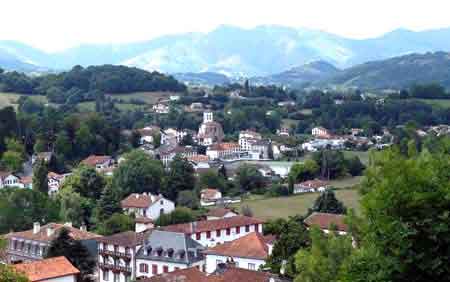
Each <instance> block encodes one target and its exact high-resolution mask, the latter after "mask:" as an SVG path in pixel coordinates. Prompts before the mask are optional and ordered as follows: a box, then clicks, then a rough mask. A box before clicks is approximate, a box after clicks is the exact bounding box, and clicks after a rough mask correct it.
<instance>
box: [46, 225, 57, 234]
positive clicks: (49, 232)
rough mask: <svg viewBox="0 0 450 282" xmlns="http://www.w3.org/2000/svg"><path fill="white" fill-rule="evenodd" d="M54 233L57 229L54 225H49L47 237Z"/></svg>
mask: <svg viewBox="0 0 450 282" xmlns="http://www.w3.org/2000/svg"><path fill="white" fill-rule="evenodd" d="M53 233H55V229H54V228H53V226H48V227H47V237H50V236H52V235H53Z"/></svg>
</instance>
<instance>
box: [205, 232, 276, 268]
mask: <svg viewBox="0 0 450 282" xmlns="http://www.w3.org/2000/svg"><path fill="white" fill-rule="evenodd" d="M272 248H273V237H264V236H263V235H261V234H260V233H256V232H252V233H249V234H247V235H245V236H243V237H241V238H239V239H236V240H234V241H231V242H226V243H223V244H220V245H217V246H215V247H211V248H208V249H207V250H206V251H205V252H204V253H205V255H206V272H207V273H213V272H214V271H216V269H217V266H218V265H220V264H222V263H225V262H227V261H232V262H233V263H234V265H235V267H239V268H245V269H249V270H259V269H261V268H262V266H263V265H264V264H265V263H266V259H267V258H268V257H269V255H270V254H271V253H272Z"/></svg>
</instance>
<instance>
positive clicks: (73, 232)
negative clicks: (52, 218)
mask: <svg viewBox="0 0 450 282" xmlns="http://www.w3.org/2000/svg"><path fill="white" fill-rule="evenodd" d="M62 228H66V229H67V230H69V235H70V236H71V237H72V238H73V239H75V240H89V239H96V238H99V237H101V236H100V235H97V234H94V233H91V232H87V231H81V230H80V229H78V228H74V227H70V226H67V225H64V224H59V223H49V224H46V225H44V226H41V227H40V230H39V232H37V233H36V234H35V233H33V229H31V230H27V231H22V232H14V233H9V234H7V235H6V237H7V238H12V237H17V238H23V239H28V240H34V241H44V242H50V241H52V240H53V239H55V238H56V237H57V236H58V234H59V232H60V231H61V230H62ZM49 229H50V230H53V232H52V233H51V234H50V236H48V235H49V234H48V231H47V230H49Z"/></svg>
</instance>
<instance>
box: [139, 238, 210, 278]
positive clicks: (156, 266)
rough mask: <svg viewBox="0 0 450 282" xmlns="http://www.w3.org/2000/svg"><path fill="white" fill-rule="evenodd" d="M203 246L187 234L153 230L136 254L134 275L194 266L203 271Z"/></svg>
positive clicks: (152, 274) (151, 274) (165, 271)
mask: <svg viewBox="0 0 450 282" xmlns="http://www.w3.org/2000/svg"><path fill="white" fill-rule="evenodd" d="M203 250H204V247H203V246H202V245H200V244H199V243H197V242H196V241H194V240H192V239H191V238H190V237H189V236H188V235H187V234H184V233H178V232H168V231H161V230H154V231H152V232H151V234H150V235H149V236H148V237H147V238H146V239H145V240H144V245H143V246H142V248H141V249H140V250H139V252H138V253H137V255H136V266H137V269H136V277H138V278H139V277H152V276H155V275H158V274H161V273H169V272H172V271H176V270H180V269H186V268H190V267H196V268H197V269H198V270H201V271H204V269H205V259H204V255H203V253H202V251H203Z"/></svg>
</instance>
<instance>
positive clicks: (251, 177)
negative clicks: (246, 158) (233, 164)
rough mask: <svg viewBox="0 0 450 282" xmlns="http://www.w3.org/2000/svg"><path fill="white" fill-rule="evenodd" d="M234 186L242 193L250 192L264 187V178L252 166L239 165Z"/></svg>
mask: <svg viewBox="0 0 450 282" xmlns="http://www.w3.org/2000/svg"><path fill="white" fill-rule="evenodd" d="M236 185H237V186H238V187H239V188H240V189H241V191H242V192H250V191H253V190H258V189H261V188H262V187H264V186H265V180H264V176H263V175H262V174H261V172H260V171H259V170H258V169H257V168H256V167H255V166H253V165H248V164H244V165H241V166H240V167H239V168H238V170H237V172H236Z"/></svg>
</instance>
